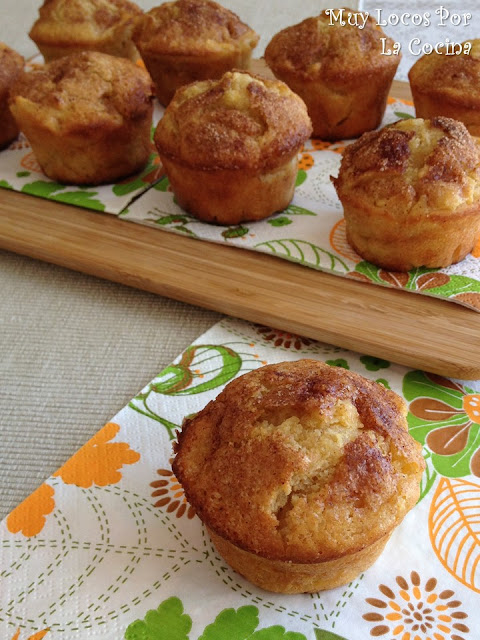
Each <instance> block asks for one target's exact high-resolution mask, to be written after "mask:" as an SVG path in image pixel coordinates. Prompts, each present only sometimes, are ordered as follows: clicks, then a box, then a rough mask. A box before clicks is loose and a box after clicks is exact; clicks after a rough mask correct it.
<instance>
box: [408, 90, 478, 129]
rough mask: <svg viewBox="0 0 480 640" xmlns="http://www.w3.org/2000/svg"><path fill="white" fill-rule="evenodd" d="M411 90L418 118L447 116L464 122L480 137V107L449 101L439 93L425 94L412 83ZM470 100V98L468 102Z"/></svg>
mask: <svg viewBox="0 0 480 640" xmlns="http://www.w3.org/2000/svg"><path fill="white" fill-rule="evenodd" d="M410 89H411V92H412V97H413V104H414V106H415V114H416V117H417V118H425V119H429V118H434V117H436V116H446V117H447V118H453V119H454V120H460V122H463V124H464V125H465V126H466V127H467V129H468V131H469V132H470V134H471V135H472V136H480V110H479V108H480V105H477V108H473V107H469V106H468V104H461V102H456V101H455V100H453V99H449V98H448V97H447V96H443V95H441V94H439V92H435V93H434V94H429V93H425V92H424V91H421V90H420V89H418V88H417V87H415V86H414V84H412V82H410ZM468 99H470V96H469V97H468V98H467V101H468Z"/></svg>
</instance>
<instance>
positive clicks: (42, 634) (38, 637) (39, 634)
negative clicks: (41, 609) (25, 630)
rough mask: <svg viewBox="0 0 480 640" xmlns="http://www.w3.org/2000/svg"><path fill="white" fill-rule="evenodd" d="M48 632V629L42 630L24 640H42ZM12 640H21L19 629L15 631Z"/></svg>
mask: <svg viewBox="0 0 480 640" xmlns="http://www.w3.org/2000/svg"><path fill="white" fill-rule="evenodd" d="M49 631H50V629H44V630H43V631H38V632H37V633H34V634H33V636H29V637H28V638H26V639H25V640H42V638H44V637H45V636H46V635H47V633H48V632H49ZM12 640H22V638H21V637H20V629H17V632H16V633H15V635H14V636H13V638H12Z"/></svg>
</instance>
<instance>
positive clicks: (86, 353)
mask: <svg viewBox="0 0 480 640" xmlns="http://www.w3.org/2000/svg"><path fill="white" fill-rule="evenodd" d="M138 4H139V5H140V6H141V7H142V8H143V9H148V8H150V7H151V6H155V5H156V4H158V2H147V1H143V2H142V1H138ZM223 4H224V5H225V6H229V7H230V8H232V9H234V10H235V11H236V12H237V13H239V14H240V15H241V17H242V18H243V19H245V21H247V22H248V21H249V19H250V18H249V16H250V15H251V16H253V17H255V16H256V19H257V20H260V17H261V15H260V12H259V10H258V7H259V6H261V5H264V6H265V7H270V9H269V10H270V11H271V7H272V5H271V3H258V2H256V1H251V0H236V1H235V0H230V1H229V2H227V1H225V2H223ZM441 4H442V5H443V6H444V7H446V8H447V9H449V10H450V11H452V12H453V11H454V10H456V11H457V12H458V3H454V2H445V1H444V2H442V3H441ZM39 5H40V0H36V1H33V0H2V20H1V21H0V41H4V42H6V43H7V44H8V45H9V46H12V47H14V48H16V49H17V50H18V51H20V53H22V54H23V55H25V56H29V55H32V54H34V53H35V51H36V49H35V47H34V46H33V45H32V43H31V42H29V40H28V37H27V36H26V31H27V28H28V27H26V26H25V25H30V24H31V23H33V21H34V19H35V18H36V15H37V8H38V6H39ZM350 5H351V3H350ZM474 5H475V3H474V1H473V0H466V1H465V2H464V3H462V13H463V12H468V11H470V13H472V14H473V18H472V20H471V24H470V25H468V26H467V28H462V29H460V28H455V29H453V30H452V29H451V30H450V31H448V29H447V28H443V29H442V28H440V27H438V26H436V25H431V27H429V28H428V29H425V30H421V29H418V28H412V27H411V25H410V26H406V27H402V26H401V25H400V26H397V27H390V28H389V29H387V28H385V30H386V31H388V33H389V35H391V36H392V37H393V38H394V39H396V40H399V41H402V44H403V47H404V49H406V48H407V47H408V42H409V41H410V39H411V38H412V37H414V36H416V35H421V36H422V38H423V40H424V41H429V42H436V41H437V40H438V38H440V37H445V35H448V34H449V35H450V39H452V40H456V41H462V40H464V39H465V38H467V37H472V36H473V35H475V28H478V31H477V34H476V35H478V34H479V33H480V9H476V8H475V6H474ZM409 6H411V3H407V2H401V1H398V2H392V1H391V0H384V1H383V2H381V3H380V2H379V3H374V2H371V1H370V0H367V1H366V2H364V3H363V8H364V9H366V10H368V11H371V12H373V11H374V10H375V9H376V8H378V7H382V8H383V9H384V15H390V14H393V13H397V14H400V13H402V12H403V11H407V10H408V9H409ZM265 7H264V9H263V10H264V12H265V11H266V10H267V9H265ZM437 7H438V4H435V3H432V2H424V0H418V1H417V2H416V4H415V11H416V12H418V13H423V12H424V11H430V12H431V13H432V14H434V11H435V9H437ZM318 8H319V3H318V1H315V0H311V1H310V2H304V3H302V15H300V13H299V10H298V4H296V3H292V2H290V1H287V0H276V2H275V11H274V12H273V11H272V15H269V16H268V15H265V16H264V18H265V19H264V20H263V19H262V20H261V21H260V22H259V23H258V24H259V26H257V30H259V31H261V32H262V35H263V41H265V40H266V37H267V36H266V34H270V33H273V32H275V30H278V28H279V26H278V25H279V24H280V23H279V22H278V21H279V20H280V21H282V20H283V25H286V24H293V23H295V22H298V21H299V20H300V19H301V18H302V17H304V16H307V15H314V14H315V13H316V12H317V11H318ZM255 9H257V13H255V11H254V10H255ZM250 12H252V13H250ZM410 12H412V9H410ZM273 13H274V14H275V20H274V18H273ZM251 24H252V26H254V27H255V26H256V23H255V22H251ZM283 25H281V26H283ZM261 45H262V46H263V45H264V42H263V43H262V42H261ZM260 52H261V51H260ZM257 55H258V53H257ZM412 62H414V59H413V58H412V56H409V55H408V52H407V55H406V56H404V59H403V60H402V63H401V66H400V69H399V74H398V75H397V77H398V78H399V79H406V70H408V67H409V66H410V65H411V63H412ZM221 317H222V316H221V315H220V314H218V313H215V312H213V311H207V310H205V309H201V308H198V307H195V306H191V305H188V304H185V303H181V302H176V301H172V300H168V299H166V298H162V297H160V296H158V295H154V294H151V293H146V292H143V291H139V290H136V289H132V288H129V287H126V286H122V285H118V284H114V283H112V282H107V281H103V280H100V279H98V278H94V277H91V276H87V275H83V274H80V273H76V272H73V271H69V270H67V269H63V268H60V267H56V266H53V265H50V264H46V263H42V262H38V261H36V260H32V259H29V258H25V257H22V256H18V255H15V254H12V253H8V252H0V354H1V359H0V389H1V392H0V433H1V441H0V442H1V446H0V518H1V517H3V516H4V515H6V514H7V513H8V511H10V510H11V509H12V508H13V507H14V506H15V505H16V504H18V502H20V501H21V500H22V499H23V498H24V497H26V496H27V495H28V494H29V493H31V491H32V490H34V489H35V488H36V487H37V486H38V485H39V484H40V483H41V482H42V480H43V479H44V478H45V477H47V476H48V475H50V474H51V473H52V472H53V471H55V470H56V469H57V468H58V467H59V466H60V465H61V464H62V463H63V462H64V461H65V460H66V459H67V458H68V457H69V456H70V455H72V453H74V452H75V451H76V450H77V449H78V448H79V447H80V446H81V445H82V444H83V443H84V442H85V441H86V440H87V439H88V438H89V437H90V436H92V435H93V434H94V433H95V432H96V431H97V430H98V429H99V427H100V426H101V425H102V424H103V423H104V422H106V421H108V420H109V419H110V418H111V417H112V416H113V415H114V414H115V413H116V412H117V411H118V410H119V409H120V408H121V407H122V406H123V405H124V404H126V402H128V400H129V399H130V398H131V397H133V396H134V395H135V394H136V392H137V391H138V390H139V389H140V388H141V387H142V386H143V385H144V384H145V383H147V382H148V381H149V380H150V379H152V378H153V377H154V376H155V374H157V373H158V372H159V371H160V370H161V369H162V368H163V367H164V366H165V365H166V364H167V363H168V362H169V361H171V360H172V359H173V358H174V357H175V356H176V355H177V354H178V353H179V352H180V351H182V350H183V349H184V348H185V347H186V346H187V345H188V344H189V343H190V342H191V341H192V340H193V339H194V338H196V337H197V336H198V335H199V334H200V333H202V332H203V331H204V330H206V329H207V328H208V327H209V326H211V324H213V323H214V322H215V321H217V320H219V319H220V318H221Z"/></svg>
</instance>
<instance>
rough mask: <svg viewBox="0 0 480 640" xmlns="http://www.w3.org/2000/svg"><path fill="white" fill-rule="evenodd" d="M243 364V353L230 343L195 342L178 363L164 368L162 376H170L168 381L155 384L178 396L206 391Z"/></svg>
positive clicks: (235, 371)
mask: <svg viewBox="0 0 480 640" xmlns="http://www.w3.org/2000/svg"><path fill="white" fill-rule="evenodd" d="M241 366H242V359H241V357H240V356H239V355H238V353H237V352H236V351H234V350H233V349H230V348H229V347H224V346H223V345H194V346H191V347H188V349H186V350H185V351H184V352H183V354H182V355H181V357H180V362H179V363H178V364H174V365H170V366H169V367H167V368H166V369H164V370H163V371H162V373H161V374H160V376H167V378H168V379H167V380H166V383H165V384H163V385H162V384H161V383H160V386H159V385H158V384H157V382H156V381H154V382H153V383H152V388H153V389H154V390H155V391H156V392H157V393H164V394H166V395H175V396H179V395H191V394H194V393H203V392H204V391H210V390H211V389H216V388H217V387H221V386H223V385H224V384H226V383H227V382H228V381H229V380H231V379H232V378H234V377H235V376H236V375H237V373H238V372H239V371H240V369H241ZM160 376H159V377H160ZM205 378H206V380H204V379H205ZM159 389H161V391H160V390H159Z"/></svg>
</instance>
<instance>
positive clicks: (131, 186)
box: [112, 177, 145, 197]
mask: <svg viewBox="0 0 480 640" xmlns="http://www.w3.org/2000/svg"><path fill="white" fill-rule="evenodd" d="M143 187H145V182H144V181H143V180H142V178H141V177H138V178H136V179H135V180H128V181H126V182H120V183H119V184H115V185H113V187H112V193H113V194H114V195H116V196H120V197H121V196H126V195H128V194H129V193H132V192H133V191H138V189H142V188H143Z"/></svg>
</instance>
